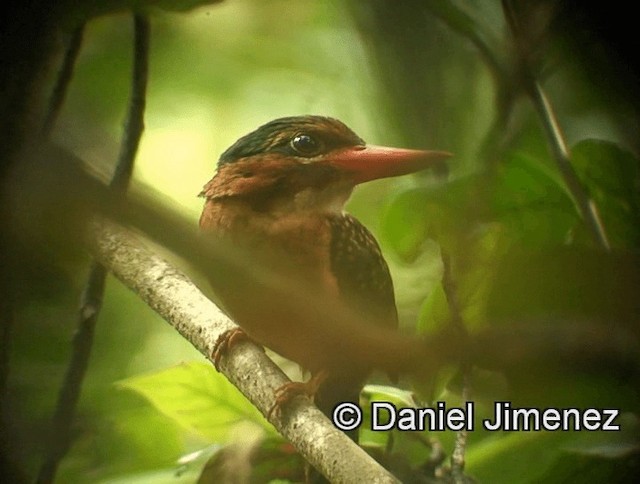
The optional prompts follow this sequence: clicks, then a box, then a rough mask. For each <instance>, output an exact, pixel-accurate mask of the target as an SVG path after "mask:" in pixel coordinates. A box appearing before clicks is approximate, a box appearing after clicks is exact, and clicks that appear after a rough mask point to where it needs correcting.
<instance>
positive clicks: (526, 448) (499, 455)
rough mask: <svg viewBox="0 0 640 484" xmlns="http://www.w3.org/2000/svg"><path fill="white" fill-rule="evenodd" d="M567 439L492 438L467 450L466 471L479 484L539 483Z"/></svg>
mask: <svg viewBox="0 0 640 484" xmlns="http://www.w3.org/2000/svg"><path fill="white" fill-rule="evenodd" d="M566 439H567V434H563V433H560V432H513V433H508V434H506V433H499V434H494V435H493V436H491V437H489V438H487V439H485V440H483V441H482V442H479V443H477V444H476V445H474V446H471V447H469V448H468V449H467V453H466V456H465V461H466V465H465V471H466V472H467V473H468V474H469V475H470V476H472V477H473V478H475V479H477V480H478V482H491V483H492V484H500V483H509V484H512V483H514V482H517V483H519V484H525V483H529V482H532V483H533V482H540V479H541V477H543V476H544V475H545V473H546V471H547V470H548V469H549V468H550V467H551V466H552V465H553V463H554V461H555V460H556V459H558V458H560V456H561V452H560V451H559V450H558V447H559V445H560V444H561V443H562V442H563V441H564V440H566Z"/></svg>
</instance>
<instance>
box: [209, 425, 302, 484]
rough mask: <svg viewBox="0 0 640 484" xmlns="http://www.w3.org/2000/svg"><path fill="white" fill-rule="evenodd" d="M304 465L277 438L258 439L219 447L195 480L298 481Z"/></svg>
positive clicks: (289, 446) (293, 452) (300, 459)
mask: <svg viewBox="0 0 640 484" xmlns="http://www.w3.org/2000/svg"><path fill="white" fill-rule="evenodd" d="M306 466H307V464H306V461H305V460H304V459H303V458H302V456H301V455H300V454H299V453H298V452H296V450H295V449H294V448H293V446H292V445H291V444H289V443H288V442H285V441H284V440H283V439H282V438H281V437H270V438H266V439H264V438H260V439H254V440H253V441H250V442H243V443H242V444H232V445H228V446H226V447H224V448H223V449H220V451H218V452H216V453H215V454H214V455H213V456H211V458H210V459H209V461H208V462H207V464H206V465H205V467H204V469H202V473H201V474H200V477H199V479H198V481H197V482H198V484H217V483H219V482H251V483H256V484H257V483H275V482H302V481H304V480H305V469H306Z"/></svg>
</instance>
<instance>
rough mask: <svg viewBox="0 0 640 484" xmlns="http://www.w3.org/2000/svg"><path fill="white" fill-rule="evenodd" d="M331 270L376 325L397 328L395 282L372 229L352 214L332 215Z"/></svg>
mask: <svg viewBox="0 0 640 484" xmlns="http://www.w3.org/2000/svg"><path fill="white" fill-rule="evenodd" d="M329 224H330V226H331V242H330V244H331V245H330V259H331V271H332V273H333V275H334V276H335V278H336V282H337V284H338V289H339V291H340V295H341V296H343V297H344V300H345V301H347V303H348V304H349V305H353V306H352V307H353V308H354V309H355V310H357V311H358V312H359V313H360V314H362V315H363V316H364V317H365V318H367V319H370V320H371V322H372V323H373V324H377V325H385V326H391V327H396V326H397V325H398V315H397V310H396V303H395V296H394V293H393V282H392V280H391V275H390V274H389V267H388V266H387V263H386V262H385V260H384V257H383V256H382V252H381V251H380V246H379V245H378V243H377V242H376V239H375V238H374V237H373V235H372V234H371V232H369V230H367V228H366V227H365V226H364V225H362V224H361V223H360V222H358V220H357V219H356V218H354V217H352V216H351V215H349V214H340V215H337V214H336V215H330V216H329Z"/></svg>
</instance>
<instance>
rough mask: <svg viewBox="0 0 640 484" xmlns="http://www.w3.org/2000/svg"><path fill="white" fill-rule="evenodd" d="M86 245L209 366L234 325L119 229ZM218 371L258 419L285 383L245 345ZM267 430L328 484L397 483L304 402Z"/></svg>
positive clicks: (101, 228) (102, 232)
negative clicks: (276, 434) (258, 413)
mask: <svg viewBox="0 0 640 484" xmlns="http://www.w3.org/2000/svg"><path fill="white" fill-rule="evenodd" d="M91 238H92V251H93V253H94V255H95V257H96V258H97V259H98V260H100V262H101V263H102V264H104V266H105V267H107V268H108V269H109V271H111V272H112V273H113V274H114V275H115V276H116V277H117V278H118V279H120V281H122V283H123V284H125V285H126V286H128V287H129V288H130V289H132V290H133V291H135V292H136V293H137V294H138V295H139V296H140V298H141V299H142V300H144V301H145V302H146V303H147V304H148V305H149V306H150V307H151V308H152V309H153V310H154V311H156V312H157V313H158V314H159V315H160V316H161V317H162V318H164V319H165V320H166V321H167V322H168V323H169V324H171V325H172V326H173V327H174V328H175V329H176V330H177V331H178V332H179V333H180V334H181V335H182V336H183V337H184V338H186V339H187V340H188V341H189V342H190V343H191V344H192V345H193V346H194V347H195V348H196V349H197V350H198V351H200V353H202V354H203V355H205V356H206V357H207V358H209V359H211V353H212V351H213V347H214V344H215V342H216V341H217V339H218V338H219V337H220V335H221V334H222V333H224V332H225V331H227V330H229V329H232V328H234V327H235V325H234V323H233V322H232V321H231V320H230V319H229V318H228V317H227V316H225V314H224V313H223V312H222V311H221V310H220V309H218V308H217V307H216V306H215V305H214V304H213V303H212V302H211V301H210V300H209V299H207V298H206V296H204V295H203V294H202V293H201V292H200V291H199V290H198V288H197V287H196V286H195V285H194V284H193V283H192V282H191V281H189V279H188V278H187V277H186V276H185V275H183V274H182V273H180V272H179V271H178V270H177V269H175V268H174V267H172V266H171V265H169V264H168V263H167V262H166V261H164V260H162V259H161V258H160V257H158V256H157V255H155V254H153V253H152V252H151V251H149V250H148V249H147V248H146V247H145V246H144V245H143V244H142V243H141V242H140V241H139V240H137V239H136V238H135V237H133V236H132V235H131V234H130V233H128V232H127V231H126V230H124V229H122V228H121V227H118V226H116V225H114V224H112V223H106V222H104V223H101V224H96V228H95V230H94V233H93V235H92V237H91ZM220 370H221V372H222V373H223V374H224V375H225V376H226V377H227V378H228V379H229V381H231V383H233V384H234V385H235V386H236V387H238V389H240V391H241V392H242V393H243V394H244V395H245V396H246V397H247V398H248V399H249V400H250V401H251V402H252V403H253V404H254V405H255V406H256V407H257V408H258V409H260V411H261V412H262V413H263V414H264V415H267V414H268V413H269V410H270V409H271V407H272V406H273V404H274V394H275V390H276V389H277V388H279V387H281V386H282V385H283V384H285V383H286V382H288V381H289V380H288V379H287V377H286V376H285V375H284V373H283V372H282V370H280V368H278V366H276V365H275V363H273V361H271V360H270V359H269V357H268V356H267V355H266V354H265V353H264V352H263V351H262V350H261V349H260V347H258V346H256V345H255V344H253V343H251V342H249V341H242V342H239V343H238V344H236V345H233V346H232V347H231V348H230V349H229V351H228V353H227V354H226V356H225V358H223V359H222V360H221V362H220ZM271 423H272V424H273V425H274V426H275V427H276V428H277V429H278V431H279V432H280V433H281V434H282V435H283V436H285V437H286V438H287V439H288V440H289V441H290V442H291V443H292V444H293V445H294V446H295V447H296V449H298V451H299V452H300V453H301V454H302V455H303V456H304V457H305V458H306V459H307V460H308V461H309V462H310V463H311V464H312V465H313V466H314V467H316V468H317V469H318V470H320V472H322V474H324V475H325V476H326V477H327V479H329V480H330V481H331V482H378V483H391V482H398V481H397V480H396V479H395V478H394V477H393V476H392V475H391V474H389V472H388V471H386V470H385V469H384V468H382V467H381V466H380V465H379V464H378V463H377V462H375V460H373V459H372V458H371V457H370V456H369V455H368V454H367V453H366V452H365V451H364V450H362V449H361V448H360V447H358V445H356V444H355V443H354V442H353V441H351V439H349V438H348V437H347V436H346V434H344V433H343V432H341V431H339V430H338V429H337V428H336V427H334V426H333V424H332V423H331V422H329V420H328V419H327V418H326V417H325V416H324V415H323V414H322V412H320V410H318V409H317V408H316V407H315V406H314V405H312V404H311V403H310V402H309V401H308V400H304V399H298V400H296V401H294V402H292V403H291V405H290V406H287V413H286V415H285V418H278V417H276V416H275V415H274V416H273V418H271Z"/></svg>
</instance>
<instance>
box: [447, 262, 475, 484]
mask: <svg viewBox="0 0 640 484" xmlns="http://www.w3.org/2000/svg"><path fill="white" fill-rule="evenodd" d="M442 266H443V272H442V288H443V290H444V293H445V296H446V298H447V303H448V305H449V312H450V314H451V326H452V327H453V330H454V331H455V332H456V333H458V334H459V335H460V337H461V338H465V339H466V338H467V337H468V332H467V328H466V326H465V325H464V320H463V318H462V308H461V306H460V301H459V298H458V290H457V287H456V283H455V280H454V277H453V271H452V268H451V257H450V256H449V254H448V253H447V252H445V251H444V250H442ZM471 371H472V366H471V363H470V362H469V361H468V360H467V359H463V361H462V364H461V372H462V400H463V403H467V402H468V401H470V400H471ZM467 439H468V434H467V431H466V430H465V429H461V430H458V431H457V432H456V440H455V444H454V448H453V452H452V454H451V476H452V477H453V480H454V482H456V484H460V483H465V482H467V478H466V477H465V475H464V465H465V457H464V456H465V451H466V448H467Z"/></svg>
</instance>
